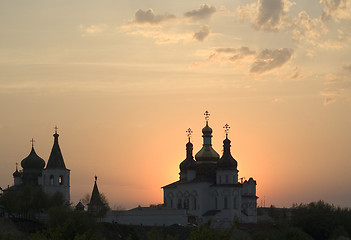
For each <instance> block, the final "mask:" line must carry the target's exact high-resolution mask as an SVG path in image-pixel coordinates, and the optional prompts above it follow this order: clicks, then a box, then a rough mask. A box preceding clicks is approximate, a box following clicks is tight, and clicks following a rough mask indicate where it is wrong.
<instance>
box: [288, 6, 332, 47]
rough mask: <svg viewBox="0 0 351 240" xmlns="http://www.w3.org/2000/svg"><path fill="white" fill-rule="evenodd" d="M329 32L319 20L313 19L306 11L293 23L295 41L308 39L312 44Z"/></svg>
mask: <svg viewBox="0 0 351 240" xmlns="http://www.w3.org/2000/svg"><path fill="white" fill-rule="evenodd" d="M327 32H328V30H327V28H326V26H325V25H324V24H323V22H322V21H321V20H320V19H319V18H314V19H311V18H310V16H309V15H308V14H307V12H305V11H301V12H300V13H299V15H298V17H297V18H295V19H294V23H293V39H294V40H296V41H301V40H302V39H304V38H307V39H308V40H309V41H310V42H311V41H314V40H315V39H318V38H320V36H321V35H322V34H325V33H327Z"/></svg>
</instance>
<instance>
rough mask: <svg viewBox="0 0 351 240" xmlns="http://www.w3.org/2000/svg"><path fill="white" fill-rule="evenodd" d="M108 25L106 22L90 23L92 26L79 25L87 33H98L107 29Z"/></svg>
mask: <svg viewBox="0 0 351 240" xmlns="http://www.w3.org/2000/svg"><path fill="white" fill-rule="evenodd" d="M107 28H108V26H107V25H106V24H101V25H94V24H93V25H90V26H84V25H82V24H81V25H79V29H80V30H81V31H82V32H84V33H86V34H97V33H101V32H104V31H106V30H107Z"/></svg>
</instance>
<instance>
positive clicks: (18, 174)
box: [12, 169, 21, 177]
mask: <svg viewBox="0 0 351 240" xmlns="http://www.w3.org/2000/svg"><path fill="white" fill-rule="evenodd" d="M12 175H13V177H21V173H20V172H19V171H18V170H17V169H16V171H15V172H14V173H13V174H12Z"/></svg>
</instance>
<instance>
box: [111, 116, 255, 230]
mask: <svg viewBox="0 0 351 240" xmlns="http://www.w3.org/2000/svg"><path fill="white" fill-rule="evenodd" d="M205 117H206V125H205V127H204V128H203V129H202V134H203V135H202V137H203V145H202V148H201V149H200V150H199V151H198V152H197V153H196V154H195V158H194V156H193V144H192V143H191V138H190V137H191V133H192V131H191V129H188V131H187V132H188V143H186V158H185V160H184V161H182V162H181V163H180V165H179V169H180V172H179V180H178V181H176V182H173V183H170V184H168V185H166V186H163V187H162V188H163V193H164V194H163V195H164V204H163V205H158V206H153V207H141V206H139V207H137V208H134V209H131V210H128V211H110V212H108V213H107V216H106V218H105V221H108V222H111V221H112V222H118V223H121V224H133V225H140V224H142V225H151V226H153V225H159V226H162V225H173V224H180V225H188V224H195V225H199V224H202V223H206V222H208V221H209V220H211V223H212V226H214V227H231V226H232V224H233V223H234V222H241V223H256V222H257V196H256V181H255V180H254V179H253V178H249V180H247V181H240V182H239V181H238V172H239V171H238V168H237V166H238V163H237V161H236V160H235V159H234V158H233V156H232V154H231V151H230V147H231V145H230V144H231V141H230V140H229V137H228V133H229V126H228V125H227V124H226V125H225V127H224V128H225V131H226V138H225V139H224V141H223V155H222V156H220V155H219V154H218V153H217V152H216V151H215V150H214V149H213V147H212V129H211V127H210V126H209V119H208V118H209V113H208V112H207V111H206V113H205Z"/></svg>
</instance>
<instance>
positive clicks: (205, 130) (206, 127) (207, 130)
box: [202, 122, 212, 136]
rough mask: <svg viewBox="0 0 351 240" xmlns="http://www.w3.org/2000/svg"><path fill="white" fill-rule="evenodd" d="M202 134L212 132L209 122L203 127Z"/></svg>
mask: <svg viewBox="0 0 351 240" xmlns="http://www.w3.org/2000/svg"><path fill="white" fill-rule="evenodd" d="M202 134H203V135H204V136H206V135H211V134H212V128H210V126H208V123H207V122H206V126H205V127H204V128H203V129H202Z"/></svg>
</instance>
